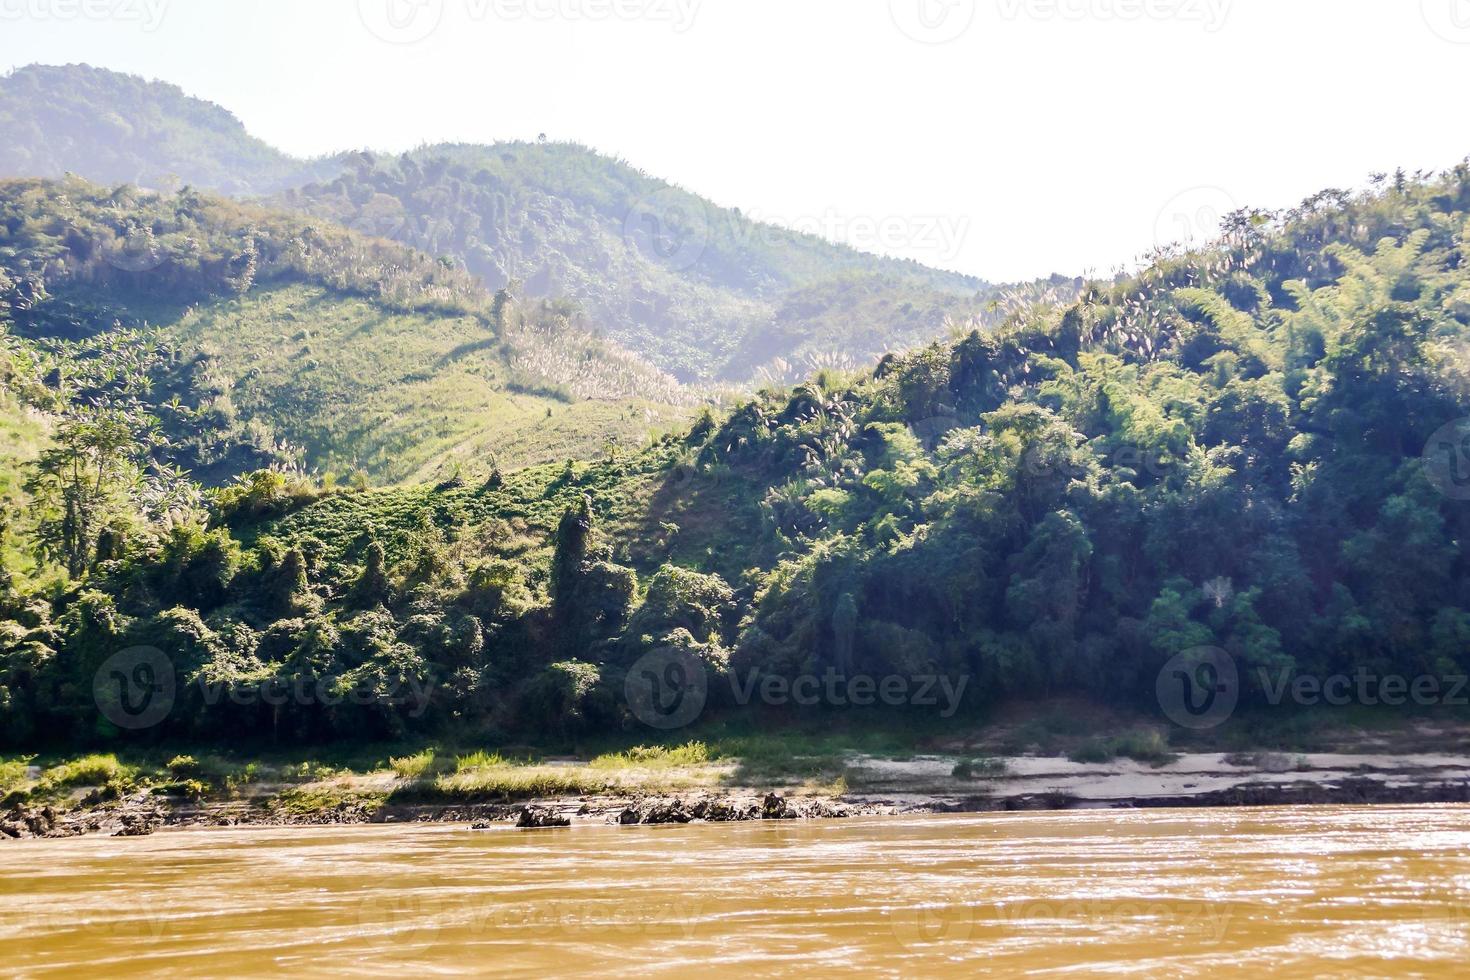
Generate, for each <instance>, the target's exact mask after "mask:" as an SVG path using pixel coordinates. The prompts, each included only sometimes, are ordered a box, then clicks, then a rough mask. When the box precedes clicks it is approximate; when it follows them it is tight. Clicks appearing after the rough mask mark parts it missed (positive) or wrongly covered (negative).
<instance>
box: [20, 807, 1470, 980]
mask: <svg viewBox="0 0 1470 980" xmlns="http://www.w3.org/2000/svg"><path fill="white" fill-rule="evenodd" d="M0 865H3V866H0V951H3V959H0V973H3V974H4V975H7V976H72V975H75V976H89V977H96V976H142V975H159V976H165V975H179V974H190V975H201V974H202V975H211V976H218V977H235V976H249V975H278V974H301V975H324V974H332V975H361V976H384V975H387V974H390V973H392V974H400V973H411V974H417V975H436V974H437V975H443V974H458V973H477V974H485V973H493V974H501V975H510V976H537V977H546V976H558V977H560V976H616V977H622V978H626V977H631V976H642V975H649V974H653V975H662V976H669V977H674V976H687V975H691V974H694V975H703V976H713V975H730V976H736V975H739V976H750V975H756V976H763V975H766V976H769V975H812V976H826V975H831V974H833V973H837V972H841V971H861V972H863V973H865V974H868V975H873V974H879V975H888V976H920V975H923V976H938V975H952V976H974V975H977V974H979V975H984V974H987V973H988V974H996V975H1017V974H1025V975H1038V976H1047V975H1062V974H1064V973H1065V974H1072V973H1074V972H1077V971H1079V970H1080V971H1084V972H1091V973H1093V974H1108V975H1114V976H1138V977H1167V976H1221V975H1226V976H1230V975H1234V976H1250V977H1257V976H1262V975H1265V974H1266V972H1267V971H1273V972H1275V973H1277V974H1278V975H1281V974H1285V975H1292V976H1321V975H1327V976H1405V975H1419V976H1447V977H1448V976H1459V977H1463V976H1466V975H1467V971H1470V808H1465V807H1454V806H1443V807H1436V806H1416V807H1408V806H1406V807H1377V808H1361V809H1360V808H1349V807H1312V808H1282V809H1264V810H1262V809H1251V810H1183V811H1177V810H1176V811H1147V810H1111V811H1102V810H1098V811H1073V812H1063V813H1040V814H986V815H975V816H933V817H896V818H862V819H855V820H849V821H840V820H836V821H824V822H810V823H797V822H781V821H770V822H757V823H746V824H695V825H689V826H673V827H613V826H579V827H572V828H569V829H563V830H543V831H517V830H514V829H511V828H509V827H504V828H499V827H498V828H496V829H494V830H489V831H471V830H468V829H466V828H464V827H462V826H450V825H413V826H391V825H390V826H365V827H325V828H296V829H258V828H257V829H240V830H210V831H182V832H174V833H160V834H156V835H154V836H152V837H143V838H104V837H95V838H82V839H72V840H58V841H19V842H9V843H5V844H0Z"/></svg>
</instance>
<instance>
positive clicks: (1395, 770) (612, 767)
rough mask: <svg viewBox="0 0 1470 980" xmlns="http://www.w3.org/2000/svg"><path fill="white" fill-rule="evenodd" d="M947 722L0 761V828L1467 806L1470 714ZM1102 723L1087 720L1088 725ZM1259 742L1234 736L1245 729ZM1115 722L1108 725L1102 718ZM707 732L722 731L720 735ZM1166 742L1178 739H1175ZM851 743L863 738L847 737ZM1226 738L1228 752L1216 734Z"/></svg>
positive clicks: (1076, 711)
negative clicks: (582, 745) (623, 738)
mask: <svg viewBox="0 0 1470 980" xmlns="http://www.w3.org/2000/svg"><path fill="white" fill-rule="evenodd" d="M1016 717H1017V719H1021V718H1026V719H1027V720H1024V721H1021V720H1018V721H1016V722H1014V723H1012V722H1010V721H1009V720H1005V719H1002V720H1001V721H999V722H997V723H995V724H991V725H987V726H984V727H983V728H980V729H977V730H973V731H968V732H952V733H949V734H947V735H945V736H936V735H932V734H930V735H911V736H910V737H908V738H905V737H904V736H903V734H902V733H897V732H882V731H870V732H868V733H867V737H855V736H854V735H853V734H852V733H844V732H841V731H834V732H830V733H821V734H818V733H813V732H806V731H800V730H796V729H788V730H779V729H777V730H773V731H772V732H770V733H766V734H760V735H729V734H725V735H723V737H712V738H708V739H699V738H694V739H690V740H688V741H685V742H670V744H667V745H637V746H631V747H628V748H624V749H621V750H616V751H606V752H600V753H595V754H592V753H587V752H581V753H576V754H570V753H568V754H558V753H554V752H549V751H548V752H538V751H536V750H534V749H531V748H529V747H525V748H520V749H516V750H504V751H487V750H483V749H463V748H455V749H451V748H446V747H441V746H434V745H425V746H421V747H415V746H400V747H394V746H374V747H359V746H352V747H342V748H339V749H336V750H333V749H331V748H318V749H317V750H316V757H307V755H305V754H304V753H303V751H296V752H283V751H279V750H278V751H265V750H262V751H259V752H256V753H253V754H240V753H238V752H236V753H225V752H220V751H217V750H211V749H209V748H205V747H196V748H195V749H193V750H191V751H188V752H186V751H184V750H179V751H177V752H174V751H172V749H165V748H163V747H158V748H154V749H150V750H146V751H141V752H132V753H98V754H92V755H84V756H47V755H30V756H19V757H17V756H7V757H0V840H10V839H20V838H32V837H51V838H62V837H73V836H79V835H82V834H110V835H113V836H142V835H146V834H151V833H154V832H155V831H163V830H177V829H206V828H228V827H235V826H283V827H285V826H299V825H306V826H320V825H325V824H344V825H345V824H362V823H418V822H441V823H468V824H471V825H472V826H474V827H475V828H477V829H489V828H491V827H493V826H496V825H498V824H505V825H513V826H518V827H523V828H541V827H557V826H568V825H581V824H645V825H648V824H684V823H691V822H695V821H707V822H723V821H743V820H759V819H821V818H841V817H850V816H884V815H897V814H920V813H961V812H989V811H1038V810H1067V809H1080V808H1132V807H1212V806H1276V805H1281V806H1285V805H1300V804H1349V805H1356V804H1380V803H1384V804H1388V803H1470V721H1467V722H1460V723H1450V724H1445V723H1444V719H1435V720H1434V721H1433V722H1432V723H1431V722H1430V721H1429V720H1427V719H1422V718H1421V719H1411V720H1406V719H1403V718H1390V717H1388V716H1381V717H1378V718H1376V719H1374V718H1368V719H1364V718H1361V717H1360V718H1355V719H1354V722H1355V723H1354V724H1352V725H1335V726H1334V725H1323V724H1321V723H1320V722H1315V723H1313V724H1311V725H1305V724H1300V723H1299V722H1298V723H1296V724H1292V725H1287V726H1284V727H1281V728H1279V729H1278V730H1275V731H1271V730H1268V729H1265V728H1264V727H1263V726H1261V725H1259V724H1251V723H1249V722H1247V723H1246V724H1245V725H1243V726H1242V727H1241V728H1240V729H1233V734H1231V733H1225V734H1224V735H1223V736H1221V735H1215V736H1213V737H1212V738H1210V739H1207V740H1201V738H1200V737H1199V736H1197V735H1190V734H1189V733H1182V732H1180V731H1178V730H1176V731H1174V732H1172V733H1171V732H1169V731H1167V730H1164V729H1160V728H1159V727H1157V726H1148V725H1143V724H1134V725H1131V726H1130V725H1128V724H1126V723H1123V724H1122V727H1121V728H1120V727H1118V726H1119V724H1120V721H1119V719H1118V718H1117V717H1116V716H1111V715H1106V714H1105V715H1103V716H1102V717H1100V718H1099V717H1098V716H1096V715H1094V716H1093V717H1092V718H1091V719H1090V720H1091V722H1092V723H1091V724H1089V723H1087V722H1079V721H1077V719H1085V718H1087V717H1088V716H1087V714H1086V711H1085V710H1084V709H1082V708H1080V707H1077V706H1068V705H1062V706H1057V707H1052V708H1050V709H1045V710H1040V711H1037V710H1036V709H1030V710H1029V711H1027V712H1019V711H1018V712H1017V713H1016ZM1099 726H1101V727H1099ZM1252 729H1253V730H1255V732H1256V737H1257V740H1258V743H1259V744H1261V745H1270V746H1272V747H1271V748H1255V749H1242V748H1239V747H1238V746H1239V745H1242V744H1245V743H1243V742H1242V741H1240V738H1241V735H1240V732H1241V731H1242V730H1252ZM1108 731H1112V732H1115V734H1111V735H1105V734H1100V733H1101V732H1108ZM717 734H718V733H717ZM1171 739H1172V740H1173V742H1174V743H1177V744H1171ZM851 745H858V746H861V748H847V747H846V746H851ZM1231 745H1234V746H1237V747H1235V748H1231V747H1230V746H1231Z"/></svg>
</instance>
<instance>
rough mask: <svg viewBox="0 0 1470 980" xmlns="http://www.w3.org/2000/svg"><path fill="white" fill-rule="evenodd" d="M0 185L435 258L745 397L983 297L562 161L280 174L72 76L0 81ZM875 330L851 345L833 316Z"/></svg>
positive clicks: (572, 158)
mask: <svg viewBox="0 0 1470 980" xmlns="http://www.w3.org/2000/svg"><path fill="white" fill-rule="evenodd" d="M0 127H3V129H4V131H5V132H6V133H7V134H10V137H11V138H10V141H9V142H8V144H7V145H5V146H0V176H3V175H13V176H44V177H57V176H60V175H61V174H63V173H64V172H67V171H70V172H73V173H76V174H78V175H80V176H83V177H86V178H88V179H91V180H94V181H98V182H103V183H120V182H127V183H134V184H138V185H140V186H144V187H161V188H169V187H170V186H171V185H172V184H174V183H176V182H182V183H184V184H189V185H193V186H195V187H198V188H201V189H206V190H213V191H217V192H221V193H225V194H229V195H232V196H236V197H259V196H269V197H270V200H271V202H272V203H273V204H276V205H279V206H281V207H283V208H289V209H294V210H298V211H303V212H305V213H307V214H310V215H313V216H315V217H318V218H322V219H328V220H331V221H334V222H337V223H339V224H343V225H346V226H348V227H350V228H353V229H355V230H357V231H359V232H362V233H364V234H368V235H373V236H378V237H383V238H389V239H393V240H396V241H399V242H403V243H405V244H408V245H411V246H413V247H414V248H417V249H419V250H421V251H424V252H427V253H428V254H430V255H433V256H443V257H445V258H448V259H450V260H451V261H454V262H457V263H459V264H460V265H462V266H463V267H464V268H465V269H467V270H468V271H469V272H471V273H472V274H474V275H475V276H478V277H479V278H480V279H481V280H482V281H483V283H484V285H485V286H486V288H487V289H489V290H492V291H493V290H498V289H500V288H502V287H505V286H507V285H510V284H511V283H513V282H514V283H517V284H518V286H519V290H520V291H521V292H522V293H523V294H524V295H525V296H527V297H530V298H533V299H557V300H565V301H569V302H571V303H572V304H574V305H575V307H576V310H577V314H574V315H578V316H579V318H580V321H581V322H582V323H583V324H584V325H585V326H586V327H588V328H589V329H591V330H594V331H597V332H600V333H604V334H606V335H607V336H609V337H611V338H612V339H614V340H616V341H617V342H619V343H620V344H622V345H624V346H626V347H627V348H629V349H630V350H632V351H634V352H636V353H638V354H640V355H642V356H643V357H645V358H647V359H648V360H649V361H650V362H652V363H653V364H655V365H657V366H658V367H659V368H660V369H662V370H665V371H667V372H669V373H671V374H673V375H674V376H675V377H677V378H679V379H680V380H683V381H722V382H735V383H740V382H746V381H748V380H751V379H752V378H753V377H756V376H758V375H760V374H761V373H763V372H762V369H765V371H764V373H769V374H776V375H781V374H783V373H785V372H786V370H787V368H784V367H783V365H787V366H789V365H791V364H794V363H798V364H799V363H804V359H805V358H807V357H810V356H822V357H825V356H828V355H832V354H835V355H837V356H839V357H841V358H844V359H851V360H852V361H853V362H854V363H864V362H871V361H873V360H876V358H877V357H878V356H880V355H881V354H883V353H885V352H887V351H889V350H893V349H899V348H903V347H907V346H910V345H912V344H914V343H917V342H925V341H928V340H930V339H933V338H934V337H935V336H937V335H939V334H940V333H941V332H942V330H943V327H944V322H945V319H946V318H947V317H949V318H954V319H958V320H961V321H964V320H966V319H969V318H971V317H977V316H983V315H984V314H985V310H986V308H987V305H988V303H989V301H990V300H991V299H992V298H993V295H994V292H995V290H994V289H993V287H991V286H990V285H989V284H987V283H985V282H983V281H981V280H978V279H975V278H972V277H969V276H964V275H960V274H957V273H952V272H942V271H938V270H934V269H930V268H927V267H925V266H922V265H920V264H918V263H916V262H912V261H900V260H896V259H888V258H883V257H880V256H876V255H871V254H868V253H864V252H859V251H857V250H856V249H853V248H849V247H846V246H843V245H837V244H834V243H832V242H829V241H826V240H824V239H822V238H819V237H817V236H814V235H806V234H799V233H796V232H793V231H790V230H787V229H783V228H779V227H777V226H775V225H771V224H766V223H762V222H757V221H751V220H749V219H748V218H746V217H745V216H744V215H743V214H742V213H741V212H740V211H739V210H738V209H728V208H721V207H719V206H717V205H715V204H714V203H712V202H710V201H708V200H706V199H705V198H702V197H699V196H697V195H695V194H692V193H689V192H688V191H685V190H683V189H681V188H678V187H675V186H673V185H671V184H669V183H668V182H666V181H662V180H659V179H657V178H654V177H651V176H649V175H647V174H645V173H643V172H641V171H639V170H637V169H635V168H634V167H632V166H630V165H628V164H627V163H625V162H623V161H620V160H615V159H612V158H609V157H606V156H602V155H600V154H598V153H596V152H594V151H592V150H589V149H587V148H585V147H581V146H577V145H574V144H569V143H498V144H495V145H492V146H474V145H447V144H446V145H439V146H430V147H425V148H421V149H419V150H416V151H414V152H411V153H406V154H403V155H389V156H375V155H373V154H368V153H350V154H342V155H339V156H334V157H331V158H325V159H321V160H317V161H303V160H297V159H294V158H292V157H289V156H287V155H285V154H283V153H280V152H279V151H277V150H275V149H273V148H271V147H270V146H268V145H266V144H265V143H263V142H261V141H260V140H257V139H255V138H254V137H252V136H250V135H249V134H248V133H247V132H246V131H245V129H244V127H243V126H242V125H241V124H240V122H239V120H237V119H235V117H234V116H232V115H230V114H229V113H228V112H226V111H225V110H224V109H221V108H220V107H218V106H215V105H213V104H211V103H208V102H203V101H200V100H198V99H192V98H189V97H188V96H186V95H184V93H183V92H182V91H180V90H179V89H178V88H176V87H175V86H172V85H167V84H164V83H161V82H150V81H145V80H143V79H141V78H137V77H134V76H129V75H120V74H117V73H114V72H110V71H105V70H102V69H97V68H90V67H86V66H77V65H73V66H67V67H61V68H54V67H42V66H32V67H29V68H24V69H20V70H18V71H16V72H14V73H12V74H11V75H9V76H7V77H5V78H4V79H3V80H0ZM857 308H861V309H863V310H868V311H878V314H879V315H878V316H877V318H876V319H875V320H873V321H871V322H869V323H868V324H866V325H864V326H863V327H862V328H861V329H857V328H855V325H854V324H852V323H851V322H849V321H848V320H846V318H845V312H844V311H849V310H854V309H857Z"/></svg>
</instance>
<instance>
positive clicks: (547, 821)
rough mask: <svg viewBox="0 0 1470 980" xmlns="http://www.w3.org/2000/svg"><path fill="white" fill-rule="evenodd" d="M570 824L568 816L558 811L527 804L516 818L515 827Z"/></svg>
mask: <svg viewBox="0 0 1470 980" xmlns="http://www.w3.org/2000/svg"><path fill="white" fill-rule="evenodd" d="M571 825H572V820H571V818H570V817H564V816H562V815H561V813H560V812H559V811H557V810H552V809H550V808H548V807H544V806H528V807H526V808H525V809H524V810H522V811H521V815H520V816H519V817H517V818H516V826H517V827H525V828H537V827H570V826H571Z"/></svg>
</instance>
